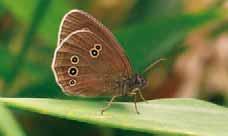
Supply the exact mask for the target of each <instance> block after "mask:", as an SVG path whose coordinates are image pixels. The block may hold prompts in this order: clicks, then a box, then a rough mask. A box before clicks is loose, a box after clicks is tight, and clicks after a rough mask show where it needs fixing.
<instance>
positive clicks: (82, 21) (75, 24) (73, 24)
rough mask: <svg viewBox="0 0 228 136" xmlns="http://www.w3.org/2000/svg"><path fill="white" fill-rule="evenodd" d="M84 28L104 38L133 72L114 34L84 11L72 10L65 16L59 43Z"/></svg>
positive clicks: (126, 67)
mask: <svg viewBox="0 0 228 136" xmlns="http://www.w3.org/2000/svg"><path fill="white" fill-rule="evenodd" d="M82 29H89V30H90V31H92V32H93V33H95V34H96V35H98V37H100V38H101V39H103V40H104V42H106V43H107V44H108V45H109V46H111V47H112V48H113V50H115V51H116V52H118V55H119V56H121V60H122V63H124V65H125V69H127V71H129V72H131V66H130V64H129V61H128V58H127V57H126V56H125V53H124V50H123V49H122V48H121V46H120V45H119V43H118V42H117V40H116V38H115V37H114V36H113V34H112V33H111V32H110V31H109V30H108V29H107V28H106V27H105V26H104V25H103V24H102V23H100V22H99V21H98V20H96V19H95V18H94V17H92V16H91V15H89V14H88V13H86V12H84V11H81V10H71V11H69V12H68V13H67V14H66V15H65V16H64V17H63V19H62V22H61V25H60V29H59V35H58V45H60V43H61V42H62V41H63V39H65V38H66V37H67V36H68V35H69V34H70V33H72V32H74V31H77V30H82Z"/></svg>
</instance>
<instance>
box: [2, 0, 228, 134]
mask: <svg viewBox="0 0 228 136" xmlns="http://www.w3.org/2000/svg"><path fill="white" fill-rule="evenodd" d="M227 8H228V2H227V1H225V0H192V1H188V0H169V1H167V0H68V1H66V0H58V1H57V0H55V1H54V0H33V1H31V0H20V1H19V0H15V1H10V0H1V1H0V62H1V64H0V96H1V97H33V98H38V97H42V98H65V95H64V94H63V93H62V92H61V90H60V88H59V87H58V86H57V84H56V83H55V80H54V76H53V73H52V71H51V62H52V57H53V53H54V50H55V48H56V46H57V45H56V43H57V33H58V29H59V25H60V21H61V19H62V17H63V16H64V14H65V13H67V12H68V11H69V10H71V9H82V10H84V11H86V12H88V13H90V14H92V15H93V16H94V17H96V18H97V19H98V20H100V21H101V22H102V23H103V24H105V25H106V26H107V27H108V28H110V29H111V30H112V32H113V33H114V34H115V35H116V37H117V39H118V40H119V42H120V43H121V45H122V46H123V48H124V49H125V50H126V54H127V55H128V57H129V58H130V61H131V63H132V65H133V68H134V70H135V71H136V72H142V71H143V69H145V68H146V67H147V66H148V65H149V64H150V63H152V62H154V61H155V60H157V59H159V58H166V59H168V60H167V61H166V62H163V63H162V64H159V65H158V66H157V67H155V68H154V69H153V70H151V71H150V73H149V74H148V75H146V76H147V77H148V80H149V82H150V86H149V87H147V88H146V89H145V90H144V92H143V94H144V96H145V97H146V98H147V99H155V98H170V97H192V98H199V99H203V100H207V101H211V102H214V103H217V104H220V105H224V106H227V105H228V101H227V100H228V98H227V96H228V55H227V54H228V46H227V44H228V33H227V30H228V29H227V28H228V25H227V19H228V17H226V15H225V11H227V10H226V9H227ZM3 108H4V107H3ZM5 110H6V111H5ZM0 111H1V109H0ZM3 111H5V112H7V114H8V115H10V114H12V115H14V116H15V119H16V121H17V122H19V124H20V125H18V126H16V128H17V129H19V128H22V129H23V130H24V133H25V134H21V135H29V136H40V135H43V136H46V135H47V136H49V135H76V134H77V135H81V136H82V135H83V136H85V135H88V136H89V135H101V136H112V135H117V136H118V135H147V134H144V133H142V134H141V133H133V132H130V131H123V130H118V129H110V128H105V127H99V126H94V125H89V124H86V123H81V122H76V123H75V122H73V121H66V120H62V119H57V118H54V117H48V116H41V115H38V114H35V113H27V112H24V111H17V110H13V113H10V111H8V110H7V109H3ZM0 115H1V113H0ZM10 117H12V116H10ZM12 120H14V119H13V117H12ZM14 121H15V120H14ZM43 122H45V123H43ZM15 123H16V122H15ZM3 124H4V123H3ZM13 124H14V123H13ZM6 128H7V127H6ZM16 128H15V131H16ZM3 131H4V130H3ZM12 131H14V130H13V128H12ZM0 132H1V129H0ZM9 135H10V134H9Z"/></svg>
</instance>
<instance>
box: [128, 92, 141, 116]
mask: <svg viewBox="0 0 228 136" xmlns="http://www.w3.org/2000/svg"><path fill="white" fill-rule="evenodd" d="M130 95H131V96H133V97H134V106H135V111H136V113H137V114H140V113H139V110H138V107H137V90H136V89H133V90H132V92H131V93H130Z"/></svg>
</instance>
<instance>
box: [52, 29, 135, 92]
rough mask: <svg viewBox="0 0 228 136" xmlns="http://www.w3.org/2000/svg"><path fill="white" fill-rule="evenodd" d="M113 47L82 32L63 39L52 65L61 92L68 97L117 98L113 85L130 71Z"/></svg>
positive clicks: (130, 72)
mask: <svg viewBox="0 0 228 136" xmlns="http://www.w3.org/2000/svg"><path fill="white" fill-rule="evenodd" d="M115 47H116V46H112V45H109V44H108V43H107V42H106V41H104V40H103V39H102V38H101V37H99V36H98V35H96V34H95V33H94V32H91V31H90V30H85V29H83V30H78V31H74V32H72V33H71V34H69V35H68V36H67V37H66V38H64V40H63V41H62V42H61V44H60V45H59V46H58V47H57V49H56V51H55V55H54V59H53V64H52V68H53V71H54V73H55V77H56V81H57V82H58V83H59V86H60V87H61V88H62V90H63V91H64V92H66V93H67V94H70V95H85V96H97V95H118V94H120V92H119V90H118V89H119V88H118V84H116V81H119V80H121V78H124V77H125V78H128V77H130V76H131V74H132V71H131V69H130V68H131V67H130V64H129V62H127V63H126V62H125V61H124V60H123V59H122V58H123V55H124V54H119V53H120V52H118V51H117V50H116V49H115ZM126 64H128V65H127V67H126Z"/></svg>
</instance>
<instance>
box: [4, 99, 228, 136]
mask: <svg viewBox="0 0 228 136" xmlns="http://www.w3.org/2000/svg"><path fill="white" fill-rule="evenodd" d="M0 102H2V103H5V104H6V105H8V106H13V107H16V108H19V109H23V110H28V111H32V112H37V113H41V114H44V115H50V116H56V117H60V118H64V119H70V120H77V121H82V122H87V123H91V124H95V125H102V126H106V127H107V126H109V127H112V128H120V129H126V130H133V131H139V132H148V133H152V134H166V135H191V136H193V135H194V136H215V135H216V136H217V135H218V136H226V135H227V126H228V109H227V108H223V107H220V106H218V105H215V104H211V103H208V102H204V101H200V100H194V99H161V100H152V101H149V104H146V103H140V104H139V105H138V106H139V110H140V112H141V114H139V115H137V114H136V113H135V111H134V108H133V103H127V102H116V103H114V104H113V106H112V107H111V109H110V110H108V111H107V112H105V113H104V116H101V114H100V110H101V108H102V107H103V106H105V105H106V103H105V102H103V101H97V100H95V99H82V98H81V99H75V100H60V99H35V98H0Z"/></svg>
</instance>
